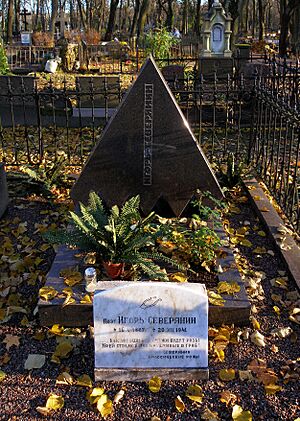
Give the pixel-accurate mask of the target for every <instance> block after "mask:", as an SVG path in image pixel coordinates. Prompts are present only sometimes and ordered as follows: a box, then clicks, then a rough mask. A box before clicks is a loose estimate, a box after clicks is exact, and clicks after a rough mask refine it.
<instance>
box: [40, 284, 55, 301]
mask: <svg viewBox="0 0 300 421" xmlns="http://www.w3.org/2000/svg"><path fill="white" fill-rule="evenodd" d="M57 294H58V291H56V289H54V288H53V287H42V288H41V289H40V291H39V295H40V298H42V299H43V300H45V301H51V300H53V298H54V297H56V296H57Z"/></svg>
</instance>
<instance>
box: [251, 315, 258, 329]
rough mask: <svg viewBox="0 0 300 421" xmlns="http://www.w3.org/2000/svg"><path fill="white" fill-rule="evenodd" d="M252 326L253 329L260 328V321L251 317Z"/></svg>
mask: <svg viewBox="0 0 300 421" xmlns="http://www.w3.org/2000/svg"><path fill="white" fill-rule="evenodd" d="M252 326H253V329H255V330H259V329H260V323H259V322H258V321H257V320H256V319H255V318H254V317H253V319H252Z"/></svg>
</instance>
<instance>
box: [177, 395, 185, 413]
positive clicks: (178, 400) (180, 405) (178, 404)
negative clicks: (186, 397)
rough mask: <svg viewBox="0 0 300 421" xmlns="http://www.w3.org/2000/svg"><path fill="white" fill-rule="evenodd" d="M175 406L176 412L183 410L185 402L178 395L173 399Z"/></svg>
mask: <svg viewBox="0 0 300 421" xmlns="http://www.w3.org/2000/svg"><path fill="white" fill-rule="evenodd" d="M175 408H176V409H177V411H178V412H183V411H184V410H185V404H184V402H183V400H182V399H181V397H180V396H179V395H178V396H177V398H176V399H175Z"/></svg>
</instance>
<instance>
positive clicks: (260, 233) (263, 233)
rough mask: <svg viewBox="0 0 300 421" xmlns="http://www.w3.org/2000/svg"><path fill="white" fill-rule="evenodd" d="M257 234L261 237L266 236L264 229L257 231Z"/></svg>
mask: <svg viewBox="0 0 300 421" xmlns="http://www.w3.org/2000/svg"><path fill="white" fill-rule="evenodd" d="M257 234H258V235H260V236H261V237H265V236H266V233H265V231H258V232H257Z"/></svg>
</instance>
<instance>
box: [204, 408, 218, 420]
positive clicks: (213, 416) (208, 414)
mask: <svg viewBox="0 0 300 421" xmlns="http://www.w3.org/2000/svg"><path fill="white" fill-rule="evenodd" d="M201 419H202V420H207V421H219V420H220V418H219V415H218V413H217V412H213V411H211V410H210V409H208V408H205V409H204V411H203V412H202V414H201Z"/></svg>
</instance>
